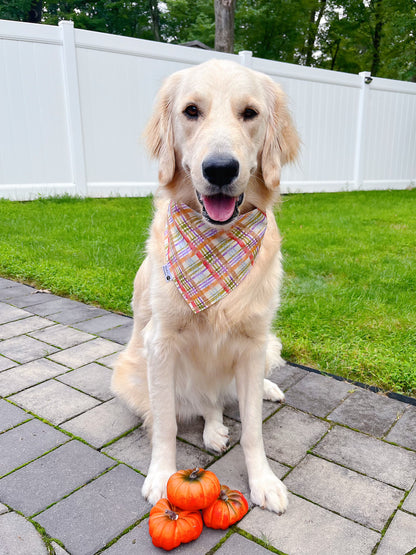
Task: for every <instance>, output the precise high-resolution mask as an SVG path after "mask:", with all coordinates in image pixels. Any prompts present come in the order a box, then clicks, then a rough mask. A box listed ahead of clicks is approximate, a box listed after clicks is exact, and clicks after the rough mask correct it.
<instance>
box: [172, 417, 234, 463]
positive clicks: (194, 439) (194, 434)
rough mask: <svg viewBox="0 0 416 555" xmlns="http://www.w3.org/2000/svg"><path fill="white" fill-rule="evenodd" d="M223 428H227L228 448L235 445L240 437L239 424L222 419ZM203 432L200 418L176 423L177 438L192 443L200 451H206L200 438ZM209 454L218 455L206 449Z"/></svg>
mask: <svg viewBox="0 0 416 555" xmlns="http://www.w3.org/2000/svg"><path fill="white" fill-rule="evenodd" d="M224 426H227V428H228V432H229V437H230V447H231V446H232V445H235V444H236V443H237V442H238V441H239V439H240V435H241V424H240V423H239V422H235V420H231V419H230V418H227V417H225V418H224ZM203 431H204V419H203V418H202V416H199V417H195V418H192V419H191V420H189V422H179V423H178V437H179V438H181V439H184V440H185V441H187V442H189V443H192V445H195V446H196V447H199V448H200V449H206V447H205V445H204V440H203V437H202V434H203ZM207 450H208V451H209V452H210V453H213V454H214V455H218V453H217V452H216V451H213V450H210V449H207Z"/></svg>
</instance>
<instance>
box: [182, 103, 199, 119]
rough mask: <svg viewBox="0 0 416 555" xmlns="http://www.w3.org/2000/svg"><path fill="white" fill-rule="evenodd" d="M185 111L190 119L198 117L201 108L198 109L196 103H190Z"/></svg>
mask: <svg viewBox="0 0 416 555" xmlns="http://www.w3.org/2000/svg"><path fill="white" fill-rule="evenodd" d="M183 113H184V114H185V116H187V117H188V118H189V119H197V118H198V116H199V110H198V107H197V106H195V104H190V105H189V106H187V107H186V108H185V110H184V111H183Z"/></svg>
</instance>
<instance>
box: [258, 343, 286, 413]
mask: <svg viewBox="0 0 416 555" xmlns="http://www.w3.org/2000/svg"><path fill="white" fill-rule="evenodd" d="M281 350H282V343H281V341H280V339H278V338H277V337H276V336H275V335H273V334H272V333H270V334H269V339H268V343H267V351H266V368H265V374H264V375H265V376H269V375H270V373H271V372H272V370H273V369H275V368H279V367H281V366H283V365H284V364H285V361H284V360H283V359H282V357H281V354H280V353H281ZM263 399H264V400H266V401H276V402H282V401H284V400H285V394H284V393H283V391H282V390H281V389H280V388H279V387H278V386H277V384H275V383H274V382H272V381H270V380H267V379H266V378H265V379H264V385H263Z"/></svg>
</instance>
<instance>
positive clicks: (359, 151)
mask: <svg viewBox="0 0 416 555" xmlns="http://www.w3.org/2000/svg"><path fill="white" fill-rule="evenodd" d="M359 76H360V78H361V83H360V97H359V100H358V115H357V132H356V136H355V153H354V177H353V180H354V189H360V188H361V187H362V185H363V179H364V177H363V168H364V166H363V163H364V154H365V153H364V141H363V138H364V131H365V123H366V115H367V110H368V101H369V93H370V83H371V81H372V80H373V78H372V77H371V73H370V72H369V71H362V72H360V73H359Z"/></svg>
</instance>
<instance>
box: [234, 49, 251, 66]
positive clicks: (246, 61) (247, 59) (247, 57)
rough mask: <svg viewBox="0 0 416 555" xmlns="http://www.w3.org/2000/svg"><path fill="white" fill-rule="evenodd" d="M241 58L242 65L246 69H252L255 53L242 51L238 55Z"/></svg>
mask: <svg viewBox="0 0 416 555" xmlns="http://www.w3.org/2000/svg"><path fill="white" fill-rule="evenodd" d="M238 55H239V56H240V64H241V65H242V66H245V67H251V64H252V58H253V52H251V50H242V51H241V52H239V53H238Z"/></svg>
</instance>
